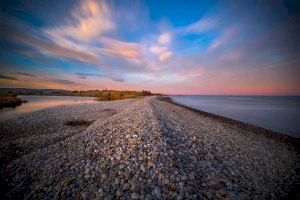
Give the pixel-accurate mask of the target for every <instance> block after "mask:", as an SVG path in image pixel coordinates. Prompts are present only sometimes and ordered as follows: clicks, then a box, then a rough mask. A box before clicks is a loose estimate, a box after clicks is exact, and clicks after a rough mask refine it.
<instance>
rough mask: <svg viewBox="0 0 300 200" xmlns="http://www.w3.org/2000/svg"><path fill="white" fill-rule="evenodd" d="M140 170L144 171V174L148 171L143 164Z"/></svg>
mask: <svg viewBox="0 0 300 200" xmlns="http://www.w3.org/2000/svg"><path fill="white" fill-rule="evenodd" d="M140 169H141V170H142V172H145V171H146V169H145V167H144V165H143V164H141V167H140Z"/></svg>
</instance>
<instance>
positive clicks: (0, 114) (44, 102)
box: [0, 95, 95, 121]
mask: <svg viewBox="0 0 300 200" xmlns="http://www.w3.org/2000/svg"><path fill="white" fill-rule="evenodd" d="M18 98H20V99H22V100H25V101H27V102H26V103H22V104H21V105H20V106H17V107H15V108H3V109H0V121H4V120H7V119H11V118H14V117H18V116H20V115H22V114H24V113H28V112H33V111H38V110H42V109H44V108H49V107H54V106H59V105H69V104H76V103H89V102H94V101H95V100H94V98H92V97H73V96H37V95H34V96H30V95H26V96H25V95H24V96H18Z"/></svg>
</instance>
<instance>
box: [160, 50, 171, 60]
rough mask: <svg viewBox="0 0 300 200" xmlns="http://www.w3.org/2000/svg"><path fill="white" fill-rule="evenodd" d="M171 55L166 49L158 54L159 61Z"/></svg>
mask: <svg viewBox="0 0 300 200" xmlns="http://www.w3.org/2000/svg"><path fill="white" fill-rule="evenodd" d="M171 56H172V52H170V51H167V52H165V53H163V54H161V55H160V56H159V61H161V62H162V61H165V60H167V59H168V58H170V57H171Z"/></svg>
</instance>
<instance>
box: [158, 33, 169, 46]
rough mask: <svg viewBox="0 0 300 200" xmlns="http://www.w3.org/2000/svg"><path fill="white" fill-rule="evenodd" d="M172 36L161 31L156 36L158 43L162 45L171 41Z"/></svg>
mask: <svg viewBox="0 0 300 200" xmlns="http://www.w3.org/2000/svg"><path fill="white" fill-rule="evenodd" d="M171 39H172V36H171V34H170V33H168V32H167V33H163V34H161V35H160V36H159V37H158V43H159V44H162V45H167V44H169V43H170V42H171Z"/></svg>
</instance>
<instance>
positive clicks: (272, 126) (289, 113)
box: [170, 95, 300, 138]
mask: <svg viewBox="0 0 300 200" xmlns="http://www.w3.org/2000/svg"><path fill="white" fill-rule="evenodd" d="M170 97H171V98H172V100H173V101H174V102H176V103H178V104H181V105H185V106H188V107H191V108H194V109H198V110H202V111H206V112H209V113H213V114H217V115H220V116H223V117H227V118H231V119H235V120H238V121H242V122H246V123H248V124H252V125H256V126H260V127H263V128H266V129H269V130H272V131H276V132H280V133H283V134H286V135H290V136H293V137H297V138H300V96H205V95H176V96H170Z"/></svg>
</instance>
